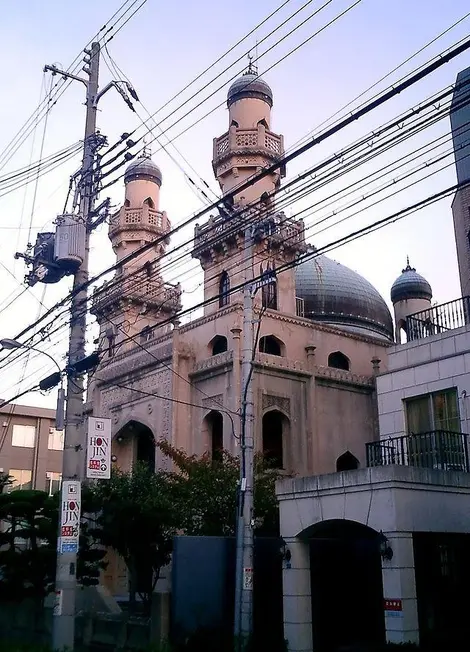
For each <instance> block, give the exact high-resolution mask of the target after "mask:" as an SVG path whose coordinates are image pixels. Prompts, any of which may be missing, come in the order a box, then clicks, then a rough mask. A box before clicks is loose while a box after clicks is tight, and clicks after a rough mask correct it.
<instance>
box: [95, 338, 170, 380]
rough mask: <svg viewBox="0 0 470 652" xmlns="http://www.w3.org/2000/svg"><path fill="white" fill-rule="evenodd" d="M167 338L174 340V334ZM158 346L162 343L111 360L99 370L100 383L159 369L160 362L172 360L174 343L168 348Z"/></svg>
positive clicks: (167, 346) (155, 342)
mask: <svg viewBox="0 0 470 652" xmlns="http://www.w3.org/2000/svg"><path fill="white" fill-rule="evenodd" d="M167 337H168V339H170V340H172V333H169V335H168V336H167ZM159 339H161V338H159ZM158 344H161V342H159V341H158V340H156V341H154V342H152V343H151V344H150V345H148V344H147V345H146V346H145V350H142V349H140V348H139V349H133V350H129V351H128V352H127V353H122V354H121V355H120V356H117V357H116V358H113V359H111V360H110V361H109V363H108V364H107V365H106V366H103V367H102V368H101V369H99V377H100V381H103V382H108V381H109V380H111V379H116V378H119V377H122V376H126V375H127V374H129V373H132V372H136V371H138V372H139V373H140V372H141V371H142V370H144V369H148V368H150V367H158V365H159V363H160V362H165V361H166V360H169V359H172V357H173V341H170V342H169V343H168V344H167V345H166V346H158Z"/></svg>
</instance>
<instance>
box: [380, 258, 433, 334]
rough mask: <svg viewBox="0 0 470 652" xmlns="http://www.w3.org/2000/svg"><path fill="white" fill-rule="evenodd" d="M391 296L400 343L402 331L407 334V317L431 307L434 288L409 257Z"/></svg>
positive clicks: (396, 332)
mask: <svg viewBox="0 0 470 652" xmlns="http://www.w3.org/2000/svg"><path fill="white" fill-rule="evenodd" d="M390 298H391V300H392V303H393V311H394V314H395V341H396V342H397V343H398V344H400V342H401V334H402V331H403V332H404V333H405V334H406V324H407V321H406V318H407V317H409V316H410V315H413V314H415V313H417V312H422V311H424V310H429V309H430V308H431V299H432V289H431V286H430V285H429V283H428V282H427V281H426V279H425V278H423V277H422V276H421V275H420V274H418V273H417V271H416V269H415V268H414V267H411V265H410V260H409V258H408V257H407V259H406V267H405V269H403V270H402V273H401V274H400V276H399V277H398V278H397V279H396V281H395V282H394V283H393V285H392V289H391V291H390Z"/></svg>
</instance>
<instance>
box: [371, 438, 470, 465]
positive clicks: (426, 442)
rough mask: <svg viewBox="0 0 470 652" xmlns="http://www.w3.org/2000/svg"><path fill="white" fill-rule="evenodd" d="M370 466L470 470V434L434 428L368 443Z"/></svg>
mask: <svg viewBox="0 0 470 652" xmlns="http://www.w3.org/2000/svg"><path fill="white" fill-rule="evenodd" d="M366 459H367V466H387V465H389V464H399V465H401V466H418V467H421V468H425V469H441V470H444V471H467V472H470V464H469V450H468V435H466V434H464V433H461V432H451V431H448V430H432V431H431V432H421V433H419V434H416V435H403V436H402V437H393V438H390V439H382V440H380V441H374V442H370V443H368V444H366Z"/></svg>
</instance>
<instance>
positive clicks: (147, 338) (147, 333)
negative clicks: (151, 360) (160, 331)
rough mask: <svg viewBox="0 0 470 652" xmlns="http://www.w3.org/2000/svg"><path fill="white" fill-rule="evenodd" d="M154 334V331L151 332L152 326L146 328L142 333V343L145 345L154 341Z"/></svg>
mask: <svg viewBox="0 0 470 652" xmlns="http://www.w3.org/2000/svg"><path fill="white" fill-rule="evenodd" d="M153 333H154V331H153V330H151V328H150V326H145V327H144V328H143V329H142V330H141V331H140V341H141V342H142V343H143V344H145V343H146V342H151V341H152V339H153Z"/></svg>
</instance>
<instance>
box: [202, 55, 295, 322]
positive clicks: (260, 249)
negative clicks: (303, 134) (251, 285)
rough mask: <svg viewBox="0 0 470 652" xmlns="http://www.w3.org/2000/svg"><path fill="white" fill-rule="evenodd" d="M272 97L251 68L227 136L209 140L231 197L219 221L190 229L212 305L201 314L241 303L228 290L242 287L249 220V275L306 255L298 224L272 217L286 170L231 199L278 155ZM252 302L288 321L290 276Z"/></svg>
mask: <svg viewBox="0 0 470 652" xmlns="http://www.w3.org/2000/svg"><path fill="white" fill-rule="evenodd" d="M272 106H273V92H272V90H271V88H270V87H269V86H268V84H267V83H266V82H265V81H264V80H263V79H262V78H261V77H259V76H258V74H257V73H256V70H255V69H254V67H253V66H252V64H251V62H250V66H249V68H248V70H247V72H246V73H245V74H243V75H242V76H241V77H239V78H238V79H236V80H235V81H234V82H233V84H232V85H231V86H230V88H229V90H228V94H227V108H228V122H229V124H228V131H227V132H226V133H224V134H223V135H222V136H220V137H219V138H215V139H214V155H213V160H212V168H213V170H214V174H215V176H216V178H217V181H218V182H219V185H220V188H221V190H222V193H223V195H224V196H225V195H227V194H228V193H232V192H233V193H234V196H233V198H230V201H228V200H227V201H226V202H225V208H224V209H223V210H222V209H221V212H220V214H219V215H216V216H211V218H210V219H209V221H208V222H207V223H206V224H204V225H203V226H199V225H196V228H195V237H194V250H193V256H194V257H195V258H198V259H199V260H200V261H201V265H202V267H203V269H204V298H205V299H206V300H210V299H211V298H213V297H218V299H217V301H214V303H211V304H209V305H206V306H205V308H204V310H205V313H206V314H207V313H211V312H214V311H216V310H219V309H222V308H225V307H226V306H228V305H229V304H230V303H232V304H233V303H239V302H241V301H242V295H243V291H237V292H231V290H230V288H233V287H234V286H238V285H240V284H243V283H244V280H245V266H246V264H245V263H244V262H243V249H244V229H245V225H246V223H247V221H249V222H252V223H253V226H254V227H256V228H255V246H254V256H253V275H254V277H257V276H258V275H260V274H262V273H272V272H275V270H276V268H277V267H278V266H280V265H281V264H283V263H285V262H290V261H292V260H293V259H294V258H295V257H296V256H297V254H298V253H299V252H300V251H303V250H305V239H304V225H303V222H302V221H301V220H292V219H288V218H287V217H286V215H284V213H281V212H279V211H276V207H275V191H276V190H277V189H278V188H279V186H280V181H281V177H283V176H284V175H285V167H284V166H280V168H278V169H277V170H275V171H273V172H272V173H270V174H268V175H266V176H264V177H263V178H262V179H260V180H259V181H257V182H256V183H254V184H253V185H252V186H250V187H248V188H246V189H245V190H241V191H240V192H239V193H237V191H236V190H237V187H240V186H241V185H242V184H243V183H244V182H246V181H247V180H248V179H249V178H250V177H253V176H254V175H256V174H258V173H260V172H261V171H262V170H263V169H265V168H267V167H269V166H271V165H272V164H273V163H274V162H276V161H278V160H279V159H281V158H282V157H283V155H284V140H283V137H282V136H281V135H279V134H276V133H274V132H273V131H271V109H272ZM255 303H257V304H260V303H263V305H265V306H266V307H267V308H271V309H272V310H278V311H280V312H283V313H286V314H295V312H296V301H295V279H294V272H293V270H287V271H284V272H283V273H282V274H280V275H279V277H278V278H277V281H276V282H274V283H272V284H269V285H267V286H265V287H264V288H263V290H262V291H259V292H258V293H257V295H256V299H255Z"/></svg>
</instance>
